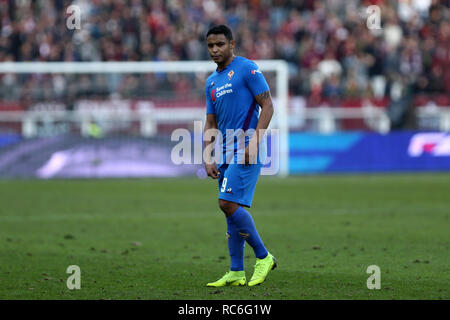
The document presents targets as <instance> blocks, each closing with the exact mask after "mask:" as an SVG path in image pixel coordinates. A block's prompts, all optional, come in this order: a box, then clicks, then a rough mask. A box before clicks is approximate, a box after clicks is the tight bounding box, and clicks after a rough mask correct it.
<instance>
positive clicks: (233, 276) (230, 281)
mask: <svg viewBox="0 0 450 320" xmlns="http://www.w3.org/2000/svg"><path fill="white" fill-rule="evenodd" d="M246 281H247V279H246V278H245V272H244V271H228V272H227V273H225V275H224V276H223V277H222V278H220V279H219V280H217V281H216V282H210V283H208V284H207V285H206V286H207V287H225V286H243V285H245V282H246Z"/></svg>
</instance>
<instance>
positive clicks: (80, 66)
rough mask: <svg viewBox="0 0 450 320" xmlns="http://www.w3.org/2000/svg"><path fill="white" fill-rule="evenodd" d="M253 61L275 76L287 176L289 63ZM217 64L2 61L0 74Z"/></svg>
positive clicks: (209, 65)
mask: <svg viewBox="0 0 450 320" xmlns="http://www.w3.org/2000/svg"><path fill="white" fill-rule="evenodd" d="M254 62H255V63H256V64H257V65H258V67H259V68H260V70H261V71H262V72H273V73H274V74H275V77H276V80H275V86H276V88H271V89H272V91H275V95H274V96H273V98H274V116H273V120H272V122H271V126H270V127H271V128H273V127H275V128H276V129H278V130H279V146H278V147H279V150H278V152H279V174H278V176H281V177H286V176H287V175H288V174H289V123H288V65H287V62H286V61H284V60H255V61H254ZM216 67H217V66H216V64H215V63H213V62H212V61H157V62H156V61H140V62H2V63H0V75H2V74H145V73H173V74H174V73H207V74H209V73H211V72H213V71H214V70H215V69H216ZM202 89H203V88H202ZM273 89H275V90H273ZM25 113H27V112H25ZM23 119H27V116H26V115H23ZM0 120H1V119H0ZM199 120H200V119H199ZM24 125H28V124H24Z"/></svg>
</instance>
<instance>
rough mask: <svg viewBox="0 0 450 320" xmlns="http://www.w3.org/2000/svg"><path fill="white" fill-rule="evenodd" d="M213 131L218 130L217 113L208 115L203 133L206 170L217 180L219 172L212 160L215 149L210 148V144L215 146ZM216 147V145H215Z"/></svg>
mask: <svg viewBox="0 0 450 320" xmlns="http://www.w3.org/2000/svg"><path fill="white" fill-rule="evenodd" d="M212 130H217V120H216V114H215V113H208V114H207V115H206V122H205V128H204V131H203V139H204V146H205V148H204V150H205V152H204V157H205V159H204V160H205V170H206V173H207V174H208V176H210V177H211V178H213V179H217V178H218V177H219V171H218V170H217V166H216V164H215V163H214V161H213V159H212V155H211V152H208V150H211V151H212V149H213V148H211V147H210V144H211V143H213V144H215V140H214V134H211V132H212ZM213 146H214V145H213Z"/></svg>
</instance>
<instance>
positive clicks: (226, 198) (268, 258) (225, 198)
mask: <svg viewBox="0 0 450 320" xmlns="http://www.w3.org/2000/svg"><path fill="white" fill-rule="evenodd" d="M260 169H261V166H259V165H251V166H244V165H234V166H233V165H230V166H229V168H228V169H227V172H226V176H225V177H226V178H227V179H226V180H224V181H223V183H222V185H221V186H222V187H221V189H220V191H221V192H220V194H219V205H220V207H221V209H222V211H223V212H224V213H225V214H226V216H227V219H228V220H229V221H230V222H231V224H233V225H235V226H236V227H237V229H238V230H239V234H240V235H241V236H242V237H243V238H245V239H246V241H247V242H248V244H249V245H250V246H251V247H252V248H253V251H254V252H255V256H256V265H255V272H254V274H253V277H252V279H251V280H250V282H249V285H256V284H260V283H262V282H263V281H264V280H265V278H266V277H267V274H268V273H269V271H270V270H272V269H274V268H275V267H276V266H277V262H276V259H275V258H274V257H273V256H272V255H271V254H270V253H269V252H268V251H267V249H266V247H265V246H264V243H263V241H262V240H261V237H260V236H259V233H258V231H257V229H256V226H255V222H254V221H253V218H252V216H251V214H250V213H249V212H248V211H247V210H246V209H245V208H244V206H245V207H251V204H252V199H253V195H254V191H255V187H256V183H257V181H258V177H259V174H260Z"/></svg>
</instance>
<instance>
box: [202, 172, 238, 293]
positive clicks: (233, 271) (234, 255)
mask: <svg viewBox="0 0 450 320" xmlns="http://www.w3.org/2000/svg"><path fill="white" fill-rule="evenodd" d="M227 168H228V165H222V166H219V168H218V169H219V172H220V175H219V179H218V183H219V190H221V188H222V185H226V183H227V181H228V178H229V177H228V175H226V171H227ZM224 181H225V183H224ZM220 201H221V200H219V206H220V207H221V208H222V207H224V206H222V205H221V204H220ZM230 204H232V203H230ZM231 210H232V209H231V208H227V209H226V211H224V213H225V215H226V214H227V213H226V212H228V211H231ZM234 210H235V209H234ZM227 238H228V252H229V254H230V270H229V271H228V272H227V273H225V275H224V276H223V277H222V278H220V279H219V280H217V281H215V282H211V283H208V284H207V286H209V287H222V286H228V285H230V286H238V285H245V283H246V278H245V272H244V246H245V239H244V238H242V237H241V236H240V234H239V230H238V229H237V228H236V226H235V225H233V224H232V223H231V222H230V220H229V219H228V218H227Z"/></svg>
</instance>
